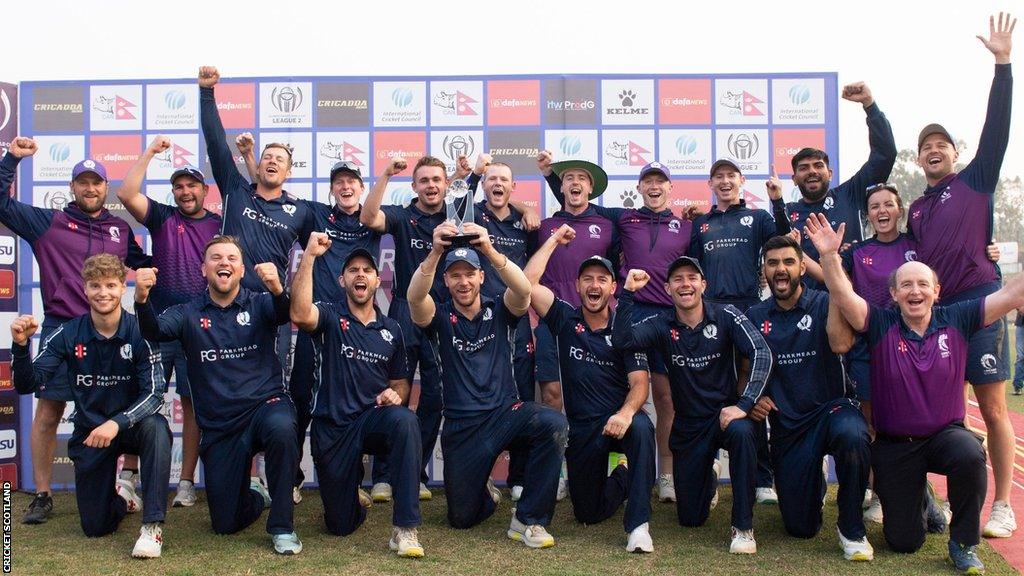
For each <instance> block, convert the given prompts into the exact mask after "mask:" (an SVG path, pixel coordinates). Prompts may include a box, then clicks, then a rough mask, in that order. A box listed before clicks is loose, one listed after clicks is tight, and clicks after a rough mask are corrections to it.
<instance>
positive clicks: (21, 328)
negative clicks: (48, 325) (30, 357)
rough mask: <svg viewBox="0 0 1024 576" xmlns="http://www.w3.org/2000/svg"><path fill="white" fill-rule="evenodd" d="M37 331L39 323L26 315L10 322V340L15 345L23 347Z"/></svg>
mask: <svg viewBox="0 0 1024 576" xmlns="http://www.w3.org/2000/svg"><path fill="white" fill-rule="evenodd" d="M38 329H39V322H37V321H36V319H35V318H33V317H32V316H30V315H28V314H25V315H24V316H18V317H17V318H15V319H14V321H13V322H11V339H12V340H14V343H15V344H21V345H22V346H24V345H25V344H27V343H28V341H29V339H30V338H32V335H33V334H35V333H36V330H38Z"/></svg>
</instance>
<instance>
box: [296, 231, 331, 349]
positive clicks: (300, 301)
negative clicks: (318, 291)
mask: <svg viewBox="0 0 1024 576" xmlns="http://www.w3.org/2000/svg"><path fill="white" fill-rule="evenodd" d="M330 248H331V238H330V237H329V236H328V235H327V234H324V233H323V232H313V233H312V234H310V235H309V242H308V243H307V244H306V249H305V250H304V251H303V252H302V260H301V261H300V262H299V268H298V270H296V271H295V278H294V279H292V297H291V308H290V314H291V319H292V323H294V324H295V325H296V326H298V327H299V329H300V330H303V331H305V332H313V331H315V330H316V327H317V326H318V325H319V324H320V309H319V308H317V307H316V306H314V305H313V262H314V261H315V260H316V259H317V258H318V257H320V256H323V255H324V254H326V253H327V251H328V250H329V249H330Z"/></svg>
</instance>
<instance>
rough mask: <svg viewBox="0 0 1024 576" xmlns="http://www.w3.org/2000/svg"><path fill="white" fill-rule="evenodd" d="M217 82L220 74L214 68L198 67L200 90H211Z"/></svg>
mask: <svg viewBox="0 0 1024 576" xmlns="http://www.w3.org/2000/svg"><path fill="white" fill-rule="evenodd" d="M218 80H220V72H218V71H217V67H216V66H200V67H199V87H200V88H213V86H214V84H216V83H217V81H218Z"/></svg>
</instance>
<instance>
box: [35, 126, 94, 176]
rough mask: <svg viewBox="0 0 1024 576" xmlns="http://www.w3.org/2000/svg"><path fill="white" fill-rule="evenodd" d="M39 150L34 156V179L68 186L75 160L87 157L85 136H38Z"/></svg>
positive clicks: (36, 139)
mask: <svg viewBox="0 0 1024 576" xmlns="http://www.w3.org/2000/svg"><path fill="white" fill-rule="evenodd" d="M35 141H36V144H37V145H38V146H39V151H38V152H36V154H35V156H33V157H32V179H33V180H34V181H36V182H60V183H63V184H64V185H65V186H67V183H68V182H70V181H71V169H72V168H74V166H75V162H78V161H79V160H81V159H82V158H85V136H36V138H35Z"/></svg>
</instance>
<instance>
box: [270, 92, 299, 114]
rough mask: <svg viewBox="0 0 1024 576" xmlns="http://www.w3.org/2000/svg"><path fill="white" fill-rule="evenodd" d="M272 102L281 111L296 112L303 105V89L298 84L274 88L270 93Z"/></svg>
mask: <svg viewBox="0 0 1024 576" xmlns="http://www.w3.org/2000/svg"><path fill="white" fill-rule="evenodd" d="M270 103H271V104H273V105H274V108H277V109H278V111H280V112H284V113H286V114H287V113H291V112H295V111H297V110H298V109H299V106H301V105H302V89H301V88H299V87H298V86H295V87H292V86H284V87H281V88H274V90H273V91H271V93H270Z"/></svg>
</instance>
